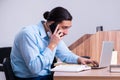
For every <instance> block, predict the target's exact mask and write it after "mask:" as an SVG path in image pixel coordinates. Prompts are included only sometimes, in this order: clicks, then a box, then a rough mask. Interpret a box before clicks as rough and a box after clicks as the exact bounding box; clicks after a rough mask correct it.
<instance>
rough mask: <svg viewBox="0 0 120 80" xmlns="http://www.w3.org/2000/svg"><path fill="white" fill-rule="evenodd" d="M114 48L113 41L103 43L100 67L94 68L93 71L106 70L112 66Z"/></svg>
mask: <svg viewBox="0 0 120 80" xmlns="http://www.w3.org/2000/svg"><path fill="white" fill-rule="evenodd" d="M113 46H114V45H113V42H112V41H103V44H102V50H101V56H100V63H99V66H98V67H92V68H93V69H97V68H105V67H108V66H109V65H110V64H111V59H112V51H113Z"/></svg>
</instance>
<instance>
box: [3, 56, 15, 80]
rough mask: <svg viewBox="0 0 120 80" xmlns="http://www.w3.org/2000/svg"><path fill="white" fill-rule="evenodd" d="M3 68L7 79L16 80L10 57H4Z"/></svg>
mask: <svg viewBox="0 0 120 80" xmlns="http://www.w3.org/2000/svg"><path fill="white" fill-rule="evenodd" d="M3 69H4V72H5V76H6V80H15V76H14V73H13V71H12V67H11V63H10V57H7V58H4V61H3Z"/></svg>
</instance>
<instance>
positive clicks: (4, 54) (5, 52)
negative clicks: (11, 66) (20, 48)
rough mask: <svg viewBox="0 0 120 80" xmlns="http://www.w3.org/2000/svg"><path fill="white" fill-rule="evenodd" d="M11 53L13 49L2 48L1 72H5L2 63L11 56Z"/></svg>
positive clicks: (0, 58)
mask: <svg viewBox="0 0 120 80" xmlns="http://www.w3.org/2000/svg"><path fill="white" fill-rule="evenodd" d="M10 52H11V47H0V71H4V70H3V64H2V63H3V60H4V58H6V57H9V56H10Z"/></svg>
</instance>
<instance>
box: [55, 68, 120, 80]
mask: <svg viewBox="0 0 120 80" xmlns="http://www.w3.org/2000/svg"><path fill="white" fill-rule="evenodd" d="M54 80H120V73H110V72H109V68H104V69H92V70H87V71H82V72H55V73H54Z"/></svg>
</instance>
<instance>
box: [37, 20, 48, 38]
mask: <svg viewBox="0 0 120 80" xmlns="http://www.w3.org/2000/svg"><path fill="white" fill-rule="evenodd" d="M44 22H45V21H40V22H39V24H38V27H39V34H40V36H41V37H42V38H45V37H47V34H46V32H45V28H44V25H43V23H44Z"/></svg>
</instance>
